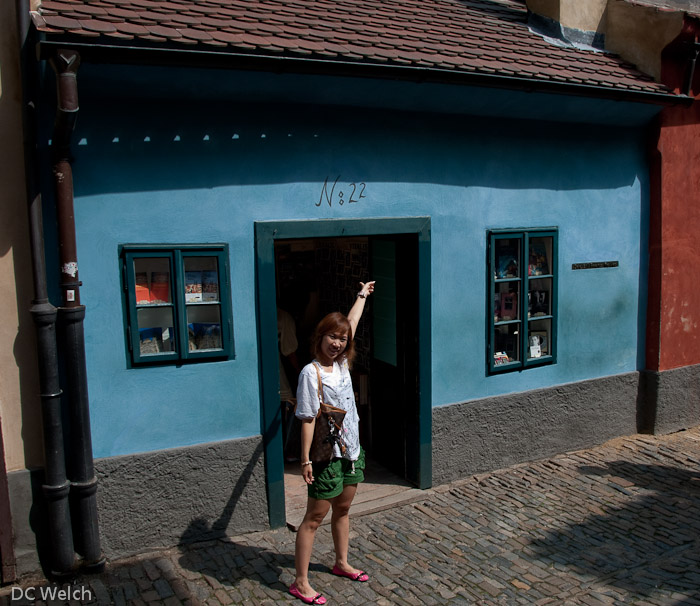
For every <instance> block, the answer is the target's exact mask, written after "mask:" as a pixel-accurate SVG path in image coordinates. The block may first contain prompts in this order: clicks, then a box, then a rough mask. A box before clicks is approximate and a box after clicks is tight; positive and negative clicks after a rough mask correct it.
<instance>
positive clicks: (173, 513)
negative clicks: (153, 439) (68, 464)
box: [95, 436, 269, 557]
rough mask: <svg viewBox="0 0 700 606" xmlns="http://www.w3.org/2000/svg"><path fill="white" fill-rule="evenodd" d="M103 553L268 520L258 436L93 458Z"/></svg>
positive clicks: (228, 531) (257, 526) (219, 533)
mask: <svg viewBox="0 0 700 606" xmlns="http://www.w3.org/2000/svg"><path fill="white" fill-rule="evenodd" d="M95 469H96V473H97V477H98V483H99V484H98V486H99V488H98V492H97V495H98V507H99V516H100V535H101V538H102V548H103V550H104V553H105V555H106V556H107V557H116V556H120V555H125V554H132V553H135V552H138V551H143V550H145V549H150V548H154V547H163V546H168V547H169V546H172V545H175V544H177V543H180V542H193V541H202V540H206V539H211V538H216V537H223V536H230V535H235V534H240V533H245V532H250V531H254V530H262V529H265V528H267V527H268V526H269V525H268V512H267V495H266V489H265V466H264V456H263V445H262V437H261V436H256V437H254V438H245V439H240V440H230V441H225V442H215V443H210V444H203V445H199V446H190V447H186V448H177V449H172V450H160V451H155V452H149V453H145V454H140V455H129V456H121V457H112V458H107V459H98V460H96V461H95Z"/></svg>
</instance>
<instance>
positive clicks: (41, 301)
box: [17, 2, 76, 577]
mask: <svg viewBox="0 0 700 606" xmlns="http://www.w3.org/2000/svg"><path fill="white" fill-rule="evenodd" d="M28 14H29V8H28V7H27V6H26V3H25V2H20V6H19V11H18V15H17V18H18V21H19V27H20V29H19V32H20V35H21V49H20V50H21V53H20V57H21V61H22V78H23V91H24V99H23V101H24V103H23V105H24V110H23V122H24V129H23V131H24V154H25V174H26V185H27V190H26V191H27V201H28V210H29V244H30V250H31V263H32V279H33V283H34V299H33V300H32V304H31V307H30V310H29V311H30V313H31V315H32V319H33V320H34V326H35V330H36V336H37V357H38V363H39V364H38V365H39V394H40V398H41V413H42V423H43V429H44V431H43V435H44V483H43V485H42V491H43V493H44V497H45V499H46V510H47V523H48V533H49V539H50V541H49V544H50V547H49V549H50V553H49V563H48V568H49V570H50V574H51V575H52V576H54V577H63V576H67V575H70V574H72V573H73V571H74V570H75V567H76V558H75V549H74V548H73V535H72V529H71V519H70V505H69V500H68V496H69V492H70V483H69V482H68V479H67V476H66V463H65V448H64V442H63V421H62V413H61V389H60V379H59V369H58V351H57V345H56V317H57V311H56V308H55V307H54V306H53V305H52V304H51V303H50V302H49V297H48V287H47V284H46V264H45V257H44V228H43V219H42V208H41V207H42V204H41V193H40V188H39V185H38V182H39V178H38V175H37V165H38V163H37V158H36V151H35V150H36V140H37V137H36V124H37V119H36V115H35V114H36V103H35V94H36V91H37V89H38V87H37V83H36V69H35V68H36V62H35V60H34V59H33V58H32V55H31V46H32V45H31V43H30V42H29V41H27V40H26V39H25V35H26V34H27V32H28V31H29V27H28V24H27V23H26V18H24V16H25V15H28Z"/></svg>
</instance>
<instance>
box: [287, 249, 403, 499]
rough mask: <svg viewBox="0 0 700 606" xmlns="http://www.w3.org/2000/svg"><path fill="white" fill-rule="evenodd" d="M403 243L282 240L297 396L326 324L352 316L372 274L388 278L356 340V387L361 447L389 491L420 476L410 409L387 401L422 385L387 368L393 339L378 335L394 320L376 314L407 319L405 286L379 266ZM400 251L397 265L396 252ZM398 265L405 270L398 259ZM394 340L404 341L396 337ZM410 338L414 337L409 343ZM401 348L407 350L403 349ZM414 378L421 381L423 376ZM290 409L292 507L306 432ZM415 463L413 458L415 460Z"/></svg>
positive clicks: (290, 363)
mask: <svg viewBox="0 0 700 606" xmlns="http://www.w3.org/2000/svg"><path fill="white" fill-rule="evenodd" d="M395 240H396V239H395V238H393V239H389V240H387V239H386V238H376V237H366V236H359V237H340V238H308V239H291V240H278V241H276V242H275V278H276V295H277V306H278V309H282V310H284V311H285V312H287V313H288V314H289V315H290V316H291V317H292V319H293V320H294V324H295V327H296V336H297V341H298V347H297V351H296V352H295V354H296V355H295V356H293V357H291V358H285V357H284V356H280V359H281V360H282V368H283V371H284V372H285V374H286V375H287V378H288V380H289V383H290V386H291V388H292V393H294V391H295V389H296V377H297V375H298V369H300V368H301V367H303V366H304V365H305V364H306V363H308V362H310V361H311V358H312V356H311V353H310V350H309V341H310V337H311V334H312V332H313V329H314V327H315V326H316V324H317V323H318V321H319V320H320V319H321V318H322V317H323V316H325V315H326V314H327V313H330V312H332V311H341V312H343V313H347V312H348V311H349V309H350V307H351V306H352V304H353V303H354V301H355V297H356V294H357V291H358V289H359V282H361V281H362V282H365V281H367V280H368V279H370V272H372V271H377V272H378V274H380V275H381V280H382V281H383V284H380V282H379V281H378V290H377V293H375V294H376V295H377V297H379V296H380V294H381V296H382V297H383V298H384V299H383V302H382V304H380V301H379V298H376V299H375V300H374V301H370V305H368V308H367V310H366V313H365V314H364V316H363V318H362V321H361V322H360V325H359V327H358V330H357V334H356V335H355V341H356V343H355V345H356V351H357V356H356V359H355V362H354V364H353V369H352V377H353V385H354V388H355V394H356V402H357V407H358V413H359V415H360V439H361V442H362V445H363V447H364V448H365V451H366V452H367V454H368V459H369V460H370V461H371V464H372V466H373V467H374V476H375V477H378V478H381V480H378V481H380V482H382V483H387V482H395V483H397V484H398V483H400V484H402V485H406V486H408V484H407V483H406V482H405V480H406V479H412V476H413V475H414V474H413V473H412V472H413V470H412V469H409V468H408V467H411V463H410V461H409V462H407V460H406V456H405V454H404V452H405V451H406V450H407V449H406V443H407V439H408V436H407V435H406V427H405V426H404V424H405V422H406V414H405V413H406V412H407V410H406V409H401V407H402V405H403V404H404V402H403V401H401V402H400V401H398V400H397V401H395V402H393V403H392V402H390V400H391V397H387V389H391V390H392V391H393V392H394V393H399V394H403V396H402V399H403V397H405V394H406V393H408V392H410V391H411V389H413V390H416V389H417V387H416V381H415V378H414V379H413V385H412V387H411V379H410V378H409V379H407V378H406V372H405V370H406V369H405V368H404V369H403V370H404V372H401V373H398V372H395V369H392V368H390V367H389V366H387V364H386V361H385V359H386V355H382V352H384V354H385V352H386V343H384V344H380V340H382V339H385V337H386V331H385V330H383V328H381V329H380V330H376V331H375V326H374V324H375V323H378V324H379V323H386V322H387V319H386V317H381V316H380V317H378V316H377V314H376V311H377V310H379V308H380V307H381V308H382V310H383V314H384V315H386V313H387V311H386V310H387V305H388V307H389V308H390V312H389V315H390V316H397V315H398V316H405V315H406V311H405V309H400V306H399V305H398V304H397V286H400V282H402V281H401V280H398V281H397V279H396V276H395V275H387V269H386V263H385V261H383V262H382V263H381V265H382V267H379V266H378V264H377V261H376V258H377V255H378V253H377V251H380V253H381V252H382V251H386V244H387V241H388V242H389V244H392V243H393V244H392V245H394V244H395ZM392 250H394V253H393V254H394V256H395V257H396V254H397V250H396V248H395V247H394V249H392ZM398 252H401V250H399V251H398ZM382 254H383V253H382ZM382 254H380V255H379V256H380V257H381V256H382ZM384 256H385V255H384ZM406 261H408V259H406ZM393 264H394V265H396V264H397V263H396V258H394V260H393ZM390 265H391V263H390ZM393 271H394V270H390V271H389V272H388V273H389V274H391V273H392V272H393ZM407 272H408V273H409V274H411V275H412V276H415V274H416V267H415V266H412V267H411V266H410V265H409V266H407ZM374 277H375V276H372V278H374ZM388 282H391V284H389V283H388ZM397 282H398V283H397ZM414 287H415V285H414ZM382 288H383V291H382ZM414 291H415V288H414ZM388 292H391V293H392V295H391V296H390V298H389V299H387V298H386V294H387V293H388ZM387 301H388V303H387ZM409 307H410V305H409ZM278 313H279V312H278ZM390 322H396V317H392V318H390ZM416 324H417V322H416ZM415 331H417V326H416V325H414V326H413V327H412V328H411V329H409V330H408V331H406V330H405V327H404V330H402V331H401V332H402V334H401V339H402V340H403V339H408V340H409V341H412V342H417V336H416V334H415ZM390 332H391V331H390ZM393 332H394V333H396V330H394V331H393ZM405 332H408V333H409V334H408V335H406V334H404V333H405ZM395 347H397V348H398V347H400V344H396V345H395ZM409 349H410V348H409ZM416 357H417V356H416ZM294 358H295V359H294ZM382 358H384V359H382ZM392 370H394V372H392ZM411 374H413V376H414V377H415V369H414V370H413V373H411ZM397 381H398V382H401V381H404V382H406V381H407V382H408V383H409V384H408V385H406V384H404V385H397ZM414 399H415V400H416V402H417V394H414ZM379 402H381V403H382V406H381V409H380V408H379V406H378V404H379ZM373 404H374V405H373ZM282 406H283V417H282V418H283V423H284V427H285V430H284V431H283V441H284V444H285V450H284V452H285V460H286V465H285V470H286V473H285V491H286V492H287V497H288V498H287V502H288V504H289V490H290V488H293V489H294V490H297V489H298V485H297V484H294V486H293V487H290V486H289V484H290V481H289V478H290V476H289V473H288V472H287V470H292V471H294V472H296V471H298V456H299V455H298V449H299V444H298V439H297V437H298V424H295V422H294V418H293V414H292V404H286V403H284V402H283V403H282ZM409 409H410V407H409ZM392 418H393V419H398V420H399V422H396V421H392V420H391V419H392ZM386 423H390V424H391V425H390V426H389V427H390V429H391V431H392V432H393V436H392V440H393V443H391V444H390V442H391V440H390V441H389V442H388V441H387V433H388V432H387V431H386V430H385V429H383V428H384V427H387V426H386V425H385V424H386ZM378 425H379V427H378ZM380 438H381V439H380ZM408 450H409V451H413V450H415V449H412V448H409V449H408ZM408 456H409V457H410V454H409V455H408ZM295 462H296V465H295V464H294V463H295ZM407 465H408V467H407ZM304 492H305V491H304Z"/></svg>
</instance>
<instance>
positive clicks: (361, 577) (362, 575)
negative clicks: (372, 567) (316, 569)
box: [331, 566, 369, 583]
mask: <svg viewBox="0 0 700 606" xmlns="http://www.w3.org/2000/svg"><path fill="white" fill-rule="evenodd" d="M331 573H333V574H334V575H335V576H337V577H347V578H348V579H350V580H352V581H359V582H360V583H366V582H367V581H369V575H368V574H367V573H366V572H365V571H364V570H360V572H357V573H354V574H353V573H352V572H343V571H342V570H340V568H338V566H333V570H331Z"/></svg>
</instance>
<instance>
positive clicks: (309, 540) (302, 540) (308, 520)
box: [294, 498, 331, 597]
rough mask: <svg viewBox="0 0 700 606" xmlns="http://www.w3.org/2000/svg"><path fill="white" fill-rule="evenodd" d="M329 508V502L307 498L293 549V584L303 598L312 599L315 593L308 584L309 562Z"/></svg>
mask: <svg viewBox="0 0 700 606" xmlns="http://www.w3.org/2000/svg"><path fill="white" fill-rule="evenodd" d="M330 507H331V503H330V501H321V500H318V499H312V498H309V500H308V503H307V505H306V514H305V515H304V520H303V521H302V523H301V526H299V530H298V531H297V538H296V544H295V549H294V565H295V566H296V578H295V580H294V584H295V585H296V586H297V589H298V590H299V591H300V592H301V594H302V595H303V596H305V597H313V596H315V595H316V593H317V592H316V591H314V589H313V588H312V587H311V585H310V584H309V563H310V562H311V551H312V550H313V546H314V538H315V537H316V531H317V530H318V527H319V526H320V525H321V522H323V518H325V517H326V514H327V513H328V510H329V509H330Z"/></svg>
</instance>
